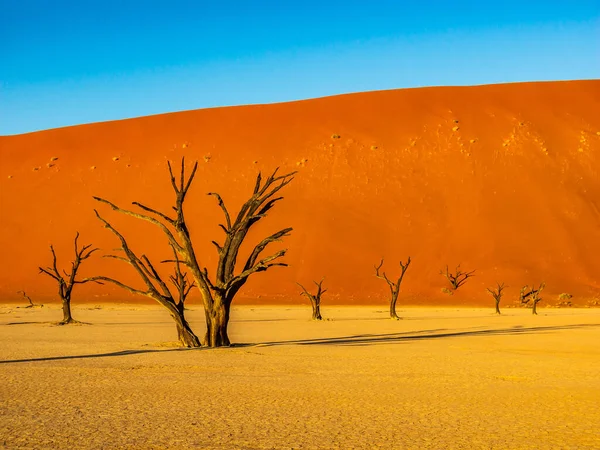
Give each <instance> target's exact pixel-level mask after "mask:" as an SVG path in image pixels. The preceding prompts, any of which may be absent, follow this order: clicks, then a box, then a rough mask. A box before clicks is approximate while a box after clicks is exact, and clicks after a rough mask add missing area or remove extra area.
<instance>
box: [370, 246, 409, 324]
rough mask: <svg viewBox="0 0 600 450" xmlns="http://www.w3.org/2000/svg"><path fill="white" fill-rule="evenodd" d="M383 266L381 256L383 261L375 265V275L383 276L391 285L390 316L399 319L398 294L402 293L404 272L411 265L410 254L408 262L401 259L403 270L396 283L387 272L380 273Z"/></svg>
mask: <svg viewBox="0 0 600 450" xmlns="http://www.w3.org/2000/svg"><path fill="white" fill-rule="evenodd" d="M382 266H383V258H381V262H380V263H379V265H378V266H375V276H376V277H377V278H381V279H382V280H384V281H385V282H386V283H387V284H388V286H389V287H390V293H391V298H390V318H391V319H395V320H399V319H400V317H398V314H396V302H397V301H398V294H399V293H400V285H401V284H402V279H403V278H404V274H405V273H406V270H407V269H408V266H410V256H409V257H408V259H407V260H406V264H405V263H403V262H402V261H400V269H401V272H400V276H399V277H398V281H396V282H395V283H394V282H393V281H391V280H390V279H389V278H388V277H387V275H386V274H385V272H383V273H382V274H381V275H380V274H379V270H380V269H381V267H382Z"/></svg>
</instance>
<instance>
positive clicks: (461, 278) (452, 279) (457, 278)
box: [440, 264, 475, 291]
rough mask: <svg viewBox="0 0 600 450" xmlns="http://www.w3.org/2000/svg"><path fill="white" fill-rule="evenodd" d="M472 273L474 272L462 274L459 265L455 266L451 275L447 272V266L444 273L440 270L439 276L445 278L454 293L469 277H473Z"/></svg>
mask: <svg viewBox="0 0 600 450" xmlns="http://www.w3.org/2000/svg"><path fill="white" fill-rule="evenodd" d="M474 273H475V271H474V270H472V271H470V272H463V271H462V270H460V264H459V265H458V266H456V272H455V273H452V272H450V271H449V270H448V265H447V264H446V271H443V270H440V274H441V275H443V276H445V277H446V279H447V280H448V282H449V283H450V286H451V288H452V291H456V290H457V289H458V288H459V287H461V286H462V285H463V284H465V283H466V282H467V280H468V279H469V278H470V277H472V276H474V275H473V274H474Z"/></svg>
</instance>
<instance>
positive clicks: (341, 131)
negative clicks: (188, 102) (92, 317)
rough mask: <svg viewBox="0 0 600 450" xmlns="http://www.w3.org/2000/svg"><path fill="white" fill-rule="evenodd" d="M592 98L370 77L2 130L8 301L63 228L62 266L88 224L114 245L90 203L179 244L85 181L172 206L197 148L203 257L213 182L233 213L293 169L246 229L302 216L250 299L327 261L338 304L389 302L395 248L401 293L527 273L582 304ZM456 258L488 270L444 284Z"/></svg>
mask: <svg viewBox="0 0 600 450" xmlns="http://www.w3.org/2000/svg"><path fill="white" fill-rule="evenodd" d="M598 111H600V81H598V80H592V81H574V82H555V83H554V82H553V83H524V84H509V85H493V86H479V87H443V88H425V89H410V90H395V91H384V92H370V93H360V94H352V95H344V96H337V97H331V98H323V99H316V100H309V101H303V102H293V103H285V104H275V105H260V106H247V107H235V108H219V109H208V110H198V111H189V112H182V113H176V114H166V115H159V116H152V117H144V118H138V119H132V120H123V121H116V122H107V123H97V124H91V125H84V126H77V127H70V128H64V129H55V130H48V131H44V132H38V133H31V134H26V135H19V136H10V137H0V211H1V214H2V220H0V248H1V249H2V252H3V258H2V259H1V260H0V298H1V299H2V300H3V301H5V300H7V299H8V300H12V301H14V300H15V299H16V298H17V297H16V295H15V292H16V291H17V290H19V289H25V290H27V291H28V293H29V294H30V295H32V296H33V297H35V299H37V300H41V301H47V300H48V299H49V298H51V297H53V296H54V291H55V290H56V289H55V286H54V285H53V284H52V283H51V280H50V279H44V278H41V276H38V275H37V266H38V265H39V264H48V263H50V261H51V260H50V253H49V252H48V249H47V246H48V244H49V243H50V242H53V243H55V246H56V248H57V251H58V254H59V258H61V260H62V263H63V265H64V266H65V267H66V266H67V265H68V261H67V260H66V258H67V256H68V257H69V258H70V257H71V255H70V253H71V246H72V238H73V236H74V234H75V231H76V230H79V231H80V232H81V234H82V241H83V242H93V243H94V244H96V245H97V246H99V247H101V248H102V249H103V250H105V251H110V250H111V249H112V248H114V247H115V246H116V242H115V240H114V238H113V236H112V235H110V234H109V233H108V231H106V230H104V229H102V228H101V226H100V225H99V223H98V221H97V220H96V219H95V217H94V215H93V212H92V211H93V208H94V207H98V206H100V208H99V209H100V210H101V211H103V214H104V215H105V217H107V218H109V219H110V220H111V221H113V222H114V224H115V225H118V226H119V227H120V229H121V230H122V231H123V232H124V233H126V234H127V235H128V236H130V241H131V242H130V244H131V245H132V246H133V247H134V248H135V249H138V250H141V251H144V252H146V253H147V254H148V255H149V256H151V257H154V258H160V257H163V256H164V257H166V256H168V248H167V247H166V245H165V241H164V239H163V238H162V236H161V235H160V234H158V233H156V232H155V231H154V230H153V229H152V227H151V225H148V224H144V223H138V222H137V221H135V220H133V219H131V220H129V219H128V218H123V217H117V216H116V215H115V214H113V213H111V212H110V211H107V208H104V207H102V205H98V204H96V203H95V202H94V201H93V200H92V198H91V197H92V195H100V196H103V197H106V198H108V199H110V200H112V201H114V202H116V203H119V204H121V205H122V206H125V205H127V204H129V202H131V201H134V200H137V201H141V202H144V203H147V204H150V205H152V206H155V207H157V208H162V210H163V211H165V212H168V211H169V209H170V204H171V201H172V199H173V195H172V192H171V190H170V184H169V180H168V177H167V172H166V161H167V160H174V161H178V160H179V158H181V157H182V156H183V155H185V156H186V157H187V158H188V160H189V161H192V160H194V159H198V160H199V161H200V168H199V173H198V177H197V180H196V182H195V184H194V186H193V187H192V190H191V193H190V196H189V200H188V203H187V214H188V221H189V224H190V228H191V230H192V232H193V234H194V236H196V237H197V242H198V252H199V254H200V255H201V259H202V261H203V263H204V264H205V265H207V266H208V267H209V269H210V268H212V267H214V263H215V256H216V252H215V250H214V247H212V246H211V244H210V241H211V240H212V239H218V240H222V238H223V236H222V232H221V231H220V229H219V228H218V227H217V224H218V223H219V221H220V220H221V215H220V210H219V208H218V207H217V205H216V203H215V201H214V199H213V198H210V197H207V196H206V195H205V194H206V193H207V192H210V191H217V192H220V193H221V194H222V195H223V197H224V199H225V201H226V203H227V204H228V205H229V207H230V209H231V210H232V211H237V208H238V207H239V205H240V202H241V201H242V200H243V199H244V197H245V196H246V195H247V194H248V193H249V191H250V190H251V188H252V185H253V181H254V177H255V175H256V173H257V172H258V171H259V170H263V171H270V170H272V169H273V168H274V167H276V166H281V167H282V170H288V171H289V170H298V175H297V177H296V180H295V181H294V182H293V183H292V184H291V185H290V186H289V188H286V191H285V192H284V194H285V196H286V199H285V200H284V201H283V202H282V203H280V204H279V205H278V206H277V207H276V208H275V209H274V210H273V211H272V213H271V215H270V216H269V217H268V218H267V219H266V220H264V221H263V222H262V223H261V224H260V225H259V226H258V228H257V229H256V230H255V232H254V233H252V234H251V235H250V236H249V237H250V239H251V240H252V241H253V242H256V241H257V240H258V239H260V238H262V235H266V234H267V233H270V232H273V231H276V230H277V229H279V228H281V227H284V226H292V227H294V232H293V236H292V237H290V238H289V239H287V240H286V242H285V243H284V245H285V246H286V247H287V248H289V249H290V250H289V254H288V257H287V262H288V263H289V264H290V267H289V268H287V269H284V268H276V269H274V270H273V271H271V272H269V273H267V274H260V275H258V276H256V277H255V278H254V279H253V280H252V281H251V282H250V283H248V284H247V285H246V287H245V288H244V289H243V290H242V291H241V292H240V297H244V298H246V299H247V300H249V301H255V302H256V301H265V302H266V301H296V299H297V298H298V296H297V294H298V289H297V287H296V286H295V284H294V283H295V282H296V281H300V282H303V283H309V282H310V280H312V279H320V278H321V277H322V276H326V277H327V285H328V287H329V289H330V290H329V292H328V299H329V301H330V302H337V303H360V302H364V303H375V302H382V303H385V296H386V295H387V290H386V289H387V287H386V286H385V285H384V284H383V283H382V282H381V281H380V280H377V279H376V278H375V277H374V276H373V264H374V263H376V262H378V260H379V258H381V257H382V256H384V257H385V258H386V261H387V263H386V266H385V267H384V268H386V269H387V272H388V274H389V275H394V274H395V273H396V272H397V269H398V260H399V259H400V258H402V259H404V258H406V257H407V256H408V255H411V256H412V258H413V264H412V265H411V267H410V269H409V272H408V274H407V276H406V279H405V283H404V286H403V287H404V291H403V292H404V293H403V294H402V295H403V297H402V300H401V302H402V301H405V302H412V303H423V302H440V303H442V302H443V303H449V302H450V303H464V304H483V303H486V302H489V300H488V295H487V294H486V293H485V287H486V286H490V285H492V284H493V283H494V282H495V281H505V282H506V283H507V284H508V285H509V286H510V288H508V290H507V291H506V292H507V295H508V296H509V297H510V299H508V298H507V301H513V300H514V299H515V297H516V296H517V295H518V290H519V287H520V286H521V285H523V284H525V283H538V282H541V281H546V282H547V288H546V293H547V295H546V298H547V299H548V300H549V301H550V302H551V303H555V302H556V296H557V295H558V294H560V293H561V292H569V293H571V294H573V295H575V297H574V298H573V301H574V302H579V303H581V304H583V303H585V302H586V301H587V299H589V298H593V297H594V296H596V295H598V292H599V291H600V258H598V255H599V254H600V203H599V202H600V178H599V177H598V169H599V168H600V160H599V151H600V115H599V114H598ZM333 136H335V137H333ZM338 136H339V137H338ZM51 158H58V159H56V160H54V161H51ZM116 158H118V159H116ZM36 168H37V170H35V169H36ZM9 177H11V178H9ZM275 248H276V247H274V249H275ZM459 263H462V265H463V267H464V268H466V269H477V272H476V274H477V277H476V278H473V279H472V280H471V281H469V283H467V284H466V285H465V287H464V288H462V289H461V291H459V292H458V293H457V294H456V295H454V296H453V297H451V298H450V297H448V296H447V295H445V294H442V293H441V292H440V290H441V288H442V287H444V286H445V281H444V279H443V278H442V277H441V276H440V275H439V270H440V269H441V268H442V267H443V266H444V265H445V264H450V266H451V267H452V266H455V265H456V264H459ZM119 264H120V263H119V262H117V261H113V260H111V261H107V260H102V259H100V258H99V259H98V260H96V261H95V262H92V261H89V264H88V265H87V267H84V271H83V272H82V274H83V275H86V274H92V273H102V274H111V275H116V274H119V276H120V277H122V278H123V279H124V280H125V281H130V282H133V283H135V282H136V280H135V277H133V275H132V274H131V272H130V270H129V268H128V267H123V266H121V265H119ZM79 292H80V296H79V299H80V300H89V301H98V300H100V299H101V300H102V301H107V300H128V301H129V300H130V298H129V297H128V296H127V295H126V294H124V293H123V292H121V291H119V290H117V289H116V288H112V287H100V286H84V287H82V288H81V290H80V291H79ZM76 301H77V300H76Z"/></svg>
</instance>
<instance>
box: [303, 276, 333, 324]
mask: <svg viewBox="0 0 600 450" xmlns="http://www.w3.org/2000/svg"><path fill="white" fill-rule="evenodd" d="M324 280H325V278H322V279H321V281H319V282H318V283H317V282H316V281H313V283H315V285H316V286H317V292H316V293H314V294H311V293H310V292H308V291H307V290H306V288H305V287H304V286H302V285H301V284H300V283H296V284H297V285H298V286H300V287H301V288H302V292H301V293H300V295H306V297H308V299H309V300H310V304H311V305H312V320H323V317H321V296H322V295H323V294H324V293H325V292H327V289H323V281H324Z"/></svg>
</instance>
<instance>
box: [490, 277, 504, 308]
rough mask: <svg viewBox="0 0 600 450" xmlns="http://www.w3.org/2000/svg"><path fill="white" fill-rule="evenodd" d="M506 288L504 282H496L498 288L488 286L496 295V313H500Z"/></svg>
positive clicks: (493, 295) (493, 294)
mask: <svg viewBox="0 0 600 450" xmlns="http://www.w3.org/2000/svg"><path fill="white" fill-rule="evenodd" d="M503 290H504V283H502V284H500V283H496V288H487V291H488V292H489V293H490V294H491V295H492V297H494V300H495V301H496V314H500V300H502V291H503Z"/></svg>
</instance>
